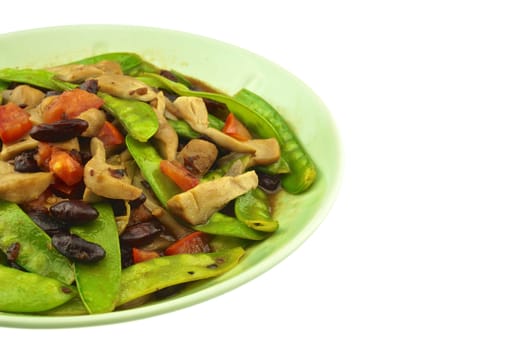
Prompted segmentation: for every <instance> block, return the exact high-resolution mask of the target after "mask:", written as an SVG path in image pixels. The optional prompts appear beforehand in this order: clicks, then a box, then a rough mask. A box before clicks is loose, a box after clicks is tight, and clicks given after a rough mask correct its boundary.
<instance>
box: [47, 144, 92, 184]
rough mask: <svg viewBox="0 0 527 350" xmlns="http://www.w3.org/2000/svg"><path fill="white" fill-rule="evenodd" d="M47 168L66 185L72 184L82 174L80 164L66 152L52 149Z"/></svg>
mask: <svg viewBox="0 0 527 350" xmlns="http://www.w3.org/2000/svg"><path fill="white" fill-rule="evenodd" d="M49 170H50V171H51V172H52V173H53V174H55V176H57V177H58V178H59V179H61V180H62V181H63V182H64V183H65V184H66V185H68V186H73V185H75V184H77V183H79V182H80V181H82V178H83V176H84V168H83V166H82V164H80V163H79V162H77V160H75V158H73V157H72V156H71V155H70V154H69V153H68V152H65V151H62V150H58V149H53V152H52V153H51V158H50V159H49Z"/></svg>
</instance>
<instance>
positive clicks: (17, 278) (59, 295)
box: [0, 265, 77, 312]
mask: <svg viewBox="0 0 527 350" xmlns="http://www.w3.org/2000/svg"><path fill="white" fill-rule="evenodd" d="M0 281H2V283H0V311H5V312H40V311H45V310H49V309H52V308H55V307H57V306H59V305H62V304H64V303H66V302H67V301H68V300H70V299H72V298H73V297H74V296H75V295H77V292H76V291H75V288H74V287H72V286H69V285H66V284H64V283H61V282H59V281H57V280H55V279H53V278H49V277H44V276H41V275H39V274H36V273H32V272H23V271H20V270H17V269H13V268H10V267H6V266H3V265H0ZM7 281H8V282H7Z"/></svg>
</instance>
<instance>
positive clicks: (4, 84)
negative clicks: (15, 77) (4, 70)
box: [0, 80, 9, 104]
mask: <svg viewBox="0 0 527 350" xmlns="http://www.w3.org/2000/svg"><path fill="white" fill-rule="evenodd" d="M8 87H9V82H7V81H1V80H0V104H2V100H3V97H2V91H4V90H6V89H7V88H8Z"/></svg>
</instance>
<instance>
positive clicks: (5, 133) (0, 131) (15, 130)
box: [0, 102, 33, 143]
mask: <svg viewBox="0 0 527 350" xmlns="http://www.w3.org/2000/svg"><path fill="white" fill-rule="evenodd" d="M32 126H33V124H32V123H31V121H30V120H29V113H27V112H26V111H24V110H23V109H22V108H20V107H19V106H18V105H16V104H14V103H12V102H9V103H7V104H5V105H2V106H0V139H1V140H2V142H5V143H10V142H13V141H16V140H18V139H19V138H21V137H22V136H24V135H25V134H27V133H28V132H29V130H30V129H31V127H32Z"/></svg>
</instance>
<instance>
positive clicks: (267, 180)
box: [256, 172, 280, 192]
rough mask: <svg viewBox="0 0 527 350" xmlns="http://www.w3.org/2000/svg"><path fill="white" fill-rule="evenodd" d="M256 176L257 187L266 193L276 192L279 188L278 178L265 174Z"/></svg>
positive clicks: (258, 173)
mask: <svg viewBox="0 0 527 350" xmlns="http://www.w3.org/2000/svg"><path fill="white" fill-rule="evenodd" d="M256 174H257V175H258V186H259V187H260V188H261V189H262V190H264V191H267V192H276V191H277V190H278V189H279V187H280V176H278V175H269V174H265V173H260V172H257V173H256Z"/></svg>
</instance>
